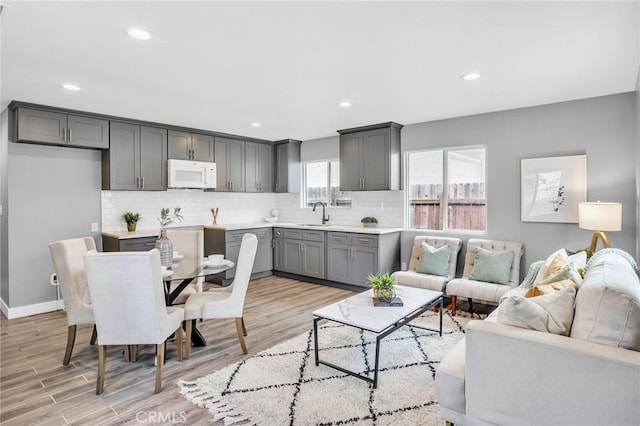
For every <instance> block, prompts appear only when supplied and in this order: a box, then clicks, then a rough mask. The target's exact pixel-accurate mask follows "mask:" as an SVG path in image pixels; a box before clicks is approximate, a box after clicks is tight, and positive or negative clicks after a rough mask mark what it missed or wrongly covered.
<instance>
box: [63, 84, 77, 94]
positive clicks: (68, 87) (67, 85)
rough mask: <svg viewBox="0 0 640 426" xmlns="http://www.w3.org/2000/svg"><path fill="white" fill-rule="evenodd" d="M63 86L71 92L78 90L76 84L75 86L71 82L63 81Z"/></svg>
mask: <svg viewBox="0 0 640 426" xmlns="http://www.w3.org/2000/svg"><path fill="white" fill-rule="evenodd" d="M62 87H63V88H65V89H67V90H71V91H72V92H77V91H78V90H80V88H79V87H78V86H76V85H75V84H71V83H65V84H63V85H62Z"/></svg>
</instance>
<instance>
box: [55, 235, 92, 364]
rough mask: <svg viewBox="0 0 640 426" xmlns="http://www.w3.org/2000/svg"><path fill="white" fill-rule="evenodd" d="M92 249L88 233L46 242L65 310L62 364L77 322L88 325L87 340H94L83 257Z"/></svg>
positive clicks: (70, 345) (72, 343)
mask: <svg viewBox="0 0 640 426" xmlns="http://www.w3.org/2000/svg"><path fill="white" fill-rule="evenodd" d="M95 249H96V243H95V241H94V240H93V238H92V237H82V238H72V239H68V240H61V241H55V242H53V243H51V244H49V250H50V251H51V258H52V260H53V266H54V269H55V271H56V275H57V276H58V286H59V287H60V292H61V293H62V298H63V300H64V306H65V310H66V312H67V348H66V350H65V352H64V358H63V361H62V365H68V364H69V361H70V360H71V353H72V352H73V345H74V343H75V341H76V327H77V326H78V325H82V324H87V325H92V326H93V334H92V336H91V344H94V343H95V340H96V328H95V322H94V319H93V306H92V304H91V298H90V297H89V287H87V275H86V272H85V267H84V258H83V256H84V254H85V253H87V252H88V251H89V250H95Z"/></svg>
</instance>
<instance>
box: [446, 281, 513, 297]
mask: <svg viewBox="0 0 640 426" xmlns="http://www.w3.org/2000/svg"><path fill="white" fill-rule="evenodd" d="M509 290H511V287H510V286H508V285H504V284H494V283H487V282H481V281H475V280H468V279H466V278H454V279H453V280H451V281H449V282H448V283H447V294H448V295H449V296H460V297H466V298H469V299H473V300H479V301H483V302H491V303H497V302H498V301H499V300H500V299H501V298H502V296H503V295H504V294H505V293H506V292H507V291H509Z"/></svg>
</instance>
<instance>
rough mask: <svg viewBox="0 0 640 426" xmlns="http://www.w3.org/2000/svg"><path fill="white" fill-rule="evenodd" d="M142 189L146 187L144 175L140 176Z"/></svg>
mask: <svg viewBox="0 0 640 426" xmlns="http://www.w3.org/2000/svg"><path fill="white" fill-rule="evenodd" d="M140 189H144V176H142V177H141V178H140Z"/></svg>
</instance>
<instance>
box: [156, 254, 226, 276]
mask: <svg viewBox="0 0 640 426" xmlns="http://www.w3.org/2000/svg"><path fill="white" fill-rule="evenodd" d="M234 266H235V263H234V262H232V261H231V260H227V259H225V260H223V262H222V263H221V264H220V265H211V264H210V262H209V260H208V259H207V258H199V257H189V256H179V257H176V256H174V259H173V264H172V265H171V267H170V268H169V269H167V271H166V272H164V273H163V274H162V279H163V280H164V281H174V280H186V279H195V278H198V277H204V276H206V275H214V274H219V273H221V272H225V271H227V270H229V269H231V268H233V267H234Z"/></svg>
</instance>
